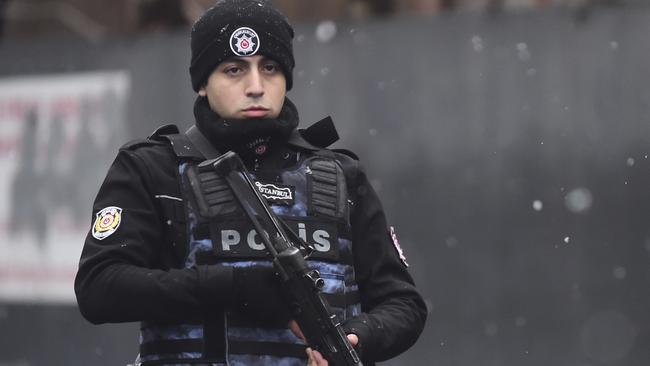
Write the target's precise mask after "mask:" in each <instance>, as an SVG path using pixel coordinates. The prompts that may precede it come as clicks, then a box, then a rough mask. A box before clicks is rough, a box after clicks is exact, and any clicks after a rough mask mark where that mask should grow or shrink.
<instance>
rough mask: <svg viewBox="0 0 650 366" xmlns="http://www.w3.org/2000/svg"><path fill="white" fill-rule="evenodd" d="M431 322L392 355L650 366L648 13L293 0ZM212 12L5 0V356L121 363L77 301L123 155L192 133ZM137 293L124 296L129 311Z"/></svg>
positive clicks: (303, 91) (320, 106) (443, 0)
mask: <svg viewBox="0 0 650 366" xmlns="http://www.w3.org/2000/svg"><path fill="white" fill-rule="evenodd" d="M273 3H274V4H275V5H277V6H278V7H279V8H280V9H282V11H284V12H285V13H286V14H287V15H288V16H289V18H290V20H291V21H292V22H293V24H294V25H295V29H296V38H295V42H294V48H295V53H296V60H297V66H296V69H295V82H294V89H293V90H292V91H291V92H290V93H289V96H290V98H292V99H293V100H294V102H295V103H296V104H297V106H298V108H299V110H300V111H301V124H302V126H303V127H306V126H308V125H309V124H311V123H312V122H315V121H317V120H318V119H320V118H322V117H324V116H326V115H332V117H333V119H334V121H335V123H336V124H337V126H338V129H339V133H340V135H341V136H342V139H341V141H340V142H338V143H337V144H336V146H337V147H345V148H349V149H351V150H353V151H355V152H357V153H358V154H359V155H360V157H361V160H362V161H363V163H364V164H365V166H366V167H367V169H368V171H369V175H370V177H371V179H372V183H373V185H374V186H375V188H376V189H377V190H378V192H379V194H380V196H381V197H382V200H383V203H384V206H385V209H386V211H387V214H388V217H389V221H390V224H391V225H393V226H395V227H396V229H397V233H398V235H399V238H400V242H401V244H402V246H403V247H404V249H405V252H406V256H407V258H408V260H409V263H410V265H411V266H410V268H411V271H412V273H413V275H414V277H415V280H416V282H417V284H418V286H419V288H420V289H421V291H422V293H423V294H424V296H425V298H426V300H427V304H428V307H429V311H430V315H429V320H428V323H427V326H426V329H425V331H424V333H423V335H422V337H421V338H420V340H419V341H418V343H417V344H416V345H415V346H414V347H413V348H412V349H410V350H409V351H408V352H406V353H405V354H403V355H402V356H400V357H398V358H396V359H394V360H391V361H388V362H385V363H384V364H385V365H393V366H395V365H439V366H452V365H459V366H465V365H468V366H469V365H488V366H492V365H493V366H511V365H512V366H515V365H516V366H519V365H539V366H542V365H544V366H548V365H557V366H564V365H566V366H569V365H570V366H614V365H621V366H637V365H638V366H641V365H644V366H646V365H648V364H650V347H649V346H650V286H649V284H650V226H649V225H648V220H649V219H650V160H649V159H648V154H649V153H650V67H648V65H650V41H649V39H648V36H649V35H650V1H647V0H402V1H396V0H365V1H364V0H327V1H325V0H321V1H317V0H277V1H273ZM210 5H211V1H209V0H113V1H99V0H65V1H53V0H52V1H45V0H43V1H37V0H0V172H2V174H0V195H1V198H0V365H1V366H36V365H39V366H40V365H72V366H74V365H125V364H126V363H127V362H130V361H132V360H133V359H134V357H135V355H136V353H137V333H138V332H137V331H138V325H137V324H110V325H101V326H93V325H91V324H89V323H87V322H86V321H85V320H84V319H83V318H82V317H81V316H80V314H79V312H78V310H77V308H76V304H75V300H74V294H73V290H72V281H73V278H74V274H75V271H76V268H77V261H78V258H79V255H80V252H81V248H82V244H83V239H84V236H85V233H86V231H87V230H88V228H89V226H90V223H91V220H92V213H91V212H90V210H91V203H92V200H93V198H94V196H95V194H96V192H97V189H98V188H99V185H100V183H101V181H102V179H103V177H104V175H105V173H106V170H107V168H108V166H109V164H110V163H111V161H112V159H113V158H114V156H115V154H116V152H117V149H118V148H119V146H120V145H121V144H123V143H125V142H126V141H128V140H130V139H133V138H137V137H144V136H147V135H148V134H149V133H150V132H151V131H153V130H154V129H155V128H156V127H157V126H159V125H162V124H167V123H176V124H178V125H179V126H181V128H187V127H189V126H190V125H191V123H192V122H193V118H192V103H193V100H194V97H195V96H194V95H193V93H192V91H191V87H190V81H189V74H188V67H189V56H190V52H189V28H190V26H191V24H192V23H193V21H194V20H195V19H196V18H197V17H198V16H200V14H201V13H202V12H203V11H204V10H205V9H206V8H207V7H209V6H210ZM123 300H124V301H129V299H123Z"/></svg>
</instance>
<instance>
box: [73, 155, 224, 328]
mask: <svg viewBox="0 0 650 366" xmlns="http://www.w3.org/2000/svg"><path fill="white" fill-rule="evenodd" d="M145 150H146V148H145ZM149 155H151V156H148V155H146V154H142V153H140V150H137V151H130V150H128V149H122V150H121V151H120V152H119V154H118V156H117V157H116V159H115V161H114V162H113V164H112V166H111V167H110V169H109V171H108V174H107V176H106V178H105V180H104V182H103V184H102V186H101V188H100V190H99V193H98V195H97V198H96V200H95V203H94V205H93V224H94V221H95V220H96V214H97V213H98V212H99V211H101V210H102V209H103V208H105V207H109V206H115V207H119V208H121V209H122V212H121V221H120V224H119V226H117V230H116V231H115V232H114V233H113V234H111V235H109V236H107V237H105V238H103V239H101V240H100V239H97V238H96V237H95V236H93V235H92V228H91V230H90V232H89V234H88V236H87V238H86V241H85V244H84V248H83V251H82V254H81V260H80V263H79V270H78V272H77V276H76V278H75V293H76V295H77V302H78V305H79V309H80V311H81V313H82V315H83V316H84V317H85V318H86V319H88V320H89V321H90V322H92V323H104V322H128V321H141V320H150V321H159V322H161V321H162V322H165V321H170V322H171V321H181V320H189V319H190V318H192V317H200V316H201V314H204V312H205V310H206V307H209V306H220V305H222V304H223V302H224V298H225V295H227V294H228V293H229V291H230V290H231V288H230V287H231V285H232V273H231V272H230V269H228V268H224V267H215V266H210V267H208V266H197V267H193V268H165V267H166V266H164V265H161V262H160V256H161V252H163V251H162V249H163V248H162V246H164V245H165V243H169V240H166V238H165V237H164V236H165V233H166V232H167V231H166V230H165V227H164V225H166V222H165V220H164V219H163V217H162V214H161V205H160V202H157V201H156V197H155V196H156V192H160V191H161V190H162V193H168V192H165V190H168V191H172V192H178V191H179V189H178V188H177V185H178V184H177V183H176V187H171V186H170V184H165V182H166V181H165V180H164V179H163V181H162V182H161V181H156V180H154V178H153V176H154V175H152V173H151V169H162V168H161V167H160V166H158V167H156V166H155V165H154V164H165V163H168V164H173V163H172V160H171V159H169V158H167V160H168V161H167V162H166V160H165V159H163V158H160V157H161V156H164V154H162V155H160V156H156V155H155V154H149ZM150 160H157V161H150ZM174 165H175V164H174ZM168 168H169V169H168V171H171V172H174V171H175V170H174V169H176V166H173V167H172V166H170V167H168ZM158 175H160V174H158ZM172 178H174V179H175V177H172ZM174 179H169V180H167V181H169V182H173V181H174ZM161 185H162V187H161ZM167 186H169V187H167ZM179 196H180V194H179Z"/></svg>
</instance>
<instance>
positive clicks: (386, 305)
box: [345, 169, 427, 362]
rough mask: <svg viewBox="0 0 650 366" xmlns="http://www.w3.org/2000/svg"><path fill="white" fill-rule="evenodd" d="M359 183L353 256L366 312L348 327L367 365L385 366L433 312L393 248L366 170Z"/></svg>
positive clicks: (356, 195) (360, 176)
mask: <svg viewBox="0 0 650 366" xmlns="http://www.w3.org/2000/svg"><path fill="white" fill-rule="evenodd" d="M354 180H355V181H356V183H355V186H356V192H352V197H355V198H354V201H353V202H354V209H353V215H352V218H351V223H352V232H353V254H354V266H355V273H356V277H357V281H358V283H359V291H360V294H361V305H362V310H363V313H362V314H361V315H360V316H358V317H355V318H352V319H351V320H349V321H348V322H346V324H345V327H346V328H347V330H348V331H349V332H351V333H355V334H357V335H358V337H359V344H360V351H361V355H362V358H363V359H364V360H365V361H367V362H373V361H382V360H386V359H389V358H392V357H395V356H397V355H398V354H400V353H402V352H404V351H405V350H406V349H408V348H409V347H411V346H412V345H413V343H415V341H416V340H417V338H418V337H419V335H420V333H421V332H422V329H423V327H424V322H425V320H426V316H427V309H426V305H425V303H424V301H423V299H422V297H421V296H420V294H419V293H418V291H417V289H416V288H415V285H414V282H413V278H412V277H411V275H410V274H409V273H408V271H407V268H406V266H405V264H404V263H403V262H402V260H401V259H400V257H399V254H398V252H397V249H396V247H395V246H394V245H393V242H392V239H391V236H390V233H389V229H388V226H387V224H386V217H385V215H384V211H383V209H382V206H381V203H380V201H379V198H378V197H377V194H376V193H375V191H374V189H373V188H372V186H371V185H370V183H369V182H368V179H367V177H366V175H365V173H364V172H363V170H361V169H359V170H358V173H357V175H356V178H355V179H354Z"/></svg>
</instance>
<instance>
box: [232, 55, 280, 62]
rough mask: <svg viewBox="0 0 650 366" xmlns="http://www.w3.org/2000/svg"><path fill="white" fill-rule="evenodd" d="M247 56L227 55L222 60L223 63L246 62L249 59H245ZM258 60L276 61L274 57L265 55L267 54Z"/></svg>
mask: <svg viewBox="0 0 650 366" xmlns="http://www.w3.org/2000/svg"><path fill="white" fill-rule="evenodd" d="M247 58H248V57H245V56H244V57H242V56H232V57H228V58H227V59H225V60H224V61H223V63H226V62H234V63H237V64H248V63H249V61H247V60H246V59H247ZM260 61H261V62H267V61H273V62H277V61H275V60H274V59H272V58H270V57H267V56H262V59H261V60H260Z"/></svg>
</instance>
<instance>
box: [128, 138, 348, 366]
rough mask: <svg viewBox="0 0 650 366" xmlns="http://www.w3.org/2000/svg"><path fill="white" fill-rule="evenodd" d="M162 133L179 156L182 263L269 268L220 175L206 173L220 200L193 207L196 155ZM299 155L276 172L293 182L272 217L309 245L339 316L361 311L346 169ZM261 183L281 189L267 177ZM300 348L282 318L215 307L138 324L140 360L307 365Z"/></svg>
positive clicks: (326, 157)
mask: <svg viewBox="0 0 650 366" xmlns="http://www.w3.org/2000/svg"><path fill="white" fill-rule="evenodd" d="M165 137H166V138H168V139H169V140H170V141H171V143H172V146H173V147H174V151H175V152H176V155H177V157H178V158H179V173H180V177H181V188H182V189H181V190H182V192H183V200H184V202H185V208H186V220H187V232H188V252H187V257H186V258H185V267H186V268H190V267H192V266H195V265H197V264H218V265H223V266H234V267H252V266H271V262H270V261H269V258H268V253H267V252H266V250H265V249H264V247H263V245H262V243H261V242H260V241H259V238H257V234H256V232H255V230H254V229H253V226H252V225H251V224H250V223H249V222H248V220H247V218H246V216H245V215H244V213H243V210H242V209H241V208H240V207H239V206H238V203H237V202H236V201H235V200H234V196H233V195H232V193H231V192H229V189H228V188H227V185H226V183H225V181H223V180H221V181H219V179H220V178H219V177H218V176H216V174H215V175H214V176H211V177H208V178H209V179H215V180H216V181H215V182H213V186H214V187H217V188H216V189H215V193H214V194H213V195H211V196H210V197H209V199H213V200H217V201H218V202H219V204H218V205H216V206H213V208H212V209H211V211H210V212H206V211H205V208H201V207H198V204H197V202H196V200H195V198H194V193H193V192H192V188H191V186H190V182H189V178H188V175H189V174H193V173H194V174H196V170H195V167H196V165H198V163H199V162H200V161H201V160H200V159H197V156H196V155H197V154H195V153H194V152H192V150H193V149H192V146H191V143H190V142H189V141H187V138H186V137H185V136H184V135H180V134H176V135H168V136H165ZM188 146H189V148H188ZM299 156H300V158H299V159H297V161H296V164H295V165H294V166H293V167H292V168H290V169H283V170H281V171H279V172H278V175H279V176H280V181H281V185H282V186H283V187H284V186H290V187H292V188H293V190H292V191H290V192H291V195H292V196H293V197H291V198H292V199H291V200H284V201H283V202H281V203H277V202H274V201H269V204H270V205H271V208H272V210H273V211H274V213H275V214H276V215H278V216H279V217H280V218H282V219H283V220H285V222H286V223H287V224H288V225H289V227H290V228H291V229H292V230H293V231H294V232H295V233H296V234H298V236H299V237H300V238H302V239H303V240H304V241H306V242H307V243H308V244H311V246H313V248H314V249H315V251H314V252H313V253H312V255H311V256H310V258H309V259H308V261H307V262H308V264H309V266H310V267H312V268H314V269H317V270H318V271H319V272H320V274H321V276H322V278H323V279H324V280H325V286H324V288H323V293H324V295H325V298H326V299H327V300H328V302H329V304H330V305H331V307H332V310H333V311H334V312H335V313H337V315H338V316H339V319H340V320H341V321H343V320H345V319H348V318H350V317H353V316H356V315H358V314H359V313H360V312H361V305H360V303H359V295H358V286H357V283H356V281H355V274H354V268H353V256H352V242H351V229H350V220H349V215H350V207H349V200H348V192H347V190H348V189H347V185H346V178H345V174H344V171H343V168H342V167H341V164H339V162H338V161H337V159H335V156H334V154H332V153H331V152H330V151H324V152H319V151H315V152H314V153H306V154H299ZM253 178H255V177H253ZM204 179H205V177H204ZM260 183H261V184H264V183H266V182H260ZM219 187H221V188H223V189H219ZM262 187H265V188H266V189H270V190H274V189H275V188H278V189H282V188H279V187H277V186H275V185H272V183H271V184H268V185H263V186H262ZM262 187H261V188H260V189H262ZM217 191H218V192H217ZM304 349H305V346H304V343H303V342H302V341H301V340H300V339H298V338H297V337H296V336H295V335H294V334H293V333H292V332H291V331H290V330H289V329H287V328H286V324H273V321H272V320H270V321H269V322H268V324H266V323H265V324H260V322H259V319H258V320H255V321H252V320H251V319H248V318H247V317H246V316H245V315H243V314H240V313H238V312H231V311H223V310H220V309H216V310H215V313H214V317H212V318H211V319H207V320H206V321H205V323H203V324H174V325H158V324H149V323H143V324H142V327H141V334H140V355H139V362H140V363H141V364H142V365H170V364H174V365H185V364H187V365H190V364H191V365H198V364H205V365H221V364H224V365H225V364H228V365H231V366H234V365H269V364H273V365H281V366H285V365H286V366H291V365H305V364H306V354H305V350H304Z"/></svg>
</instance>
